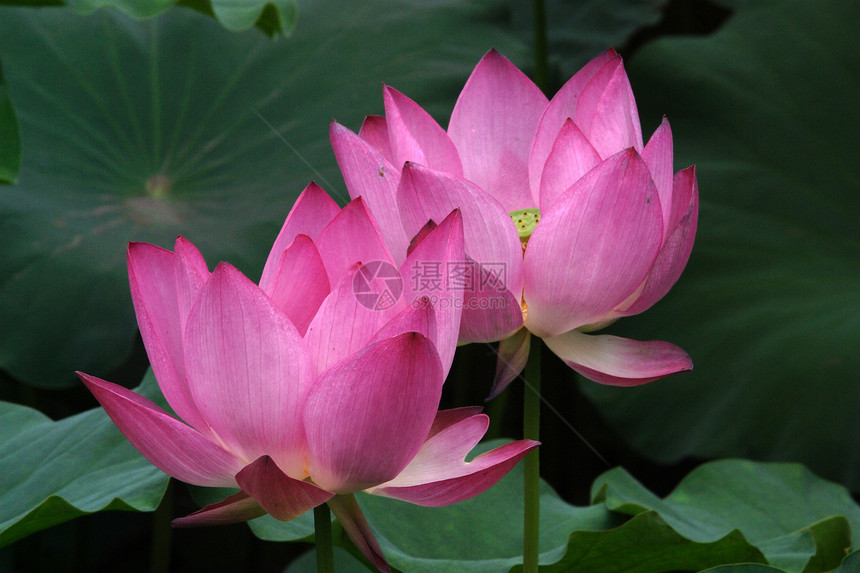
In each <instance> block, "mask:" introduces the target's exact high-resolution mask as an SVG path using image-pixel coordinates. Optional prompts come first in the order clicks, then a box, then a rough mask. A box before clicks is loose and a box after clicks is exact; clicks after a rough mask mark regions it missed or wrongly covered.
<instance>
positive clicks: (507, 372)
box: [487, 328, 532, 401]
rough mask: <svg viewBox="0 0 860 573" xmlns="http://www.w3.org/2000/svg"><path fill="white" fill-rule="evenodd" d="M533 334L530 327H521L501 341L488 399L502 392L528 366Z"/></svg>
mask: <svg viewBox="0 0 860 573" xmlns="http://www.w3.org/2000/svg"><path fill="white" fill-rule="evenodd" d="M531 338H532V337H531V334H530V333H529V331H528V329H526V328H521V329H519V330H518V331H516V332H515V333H514V334H512V335H511V336H509V337H508V338H505V339H504V340H501V341H500V342H499V351H498V355H497V356H496V377H495V378H494V379H493V387H492V388H491V389H490V395H489V396H487V400H488V401H489V400H492V399H493V398H495V397H496V396H498V395H499V394H501V393H502V391H503V390H504V389H505V388H507V387H508V384H510V383H511V382H513V381H514V380H515V379H516V378H517V376H519V375H520V372H522V371H523V369H524V368H525V367H526V362H527V361H528V358H529V348H530V347H531Z"/></svg>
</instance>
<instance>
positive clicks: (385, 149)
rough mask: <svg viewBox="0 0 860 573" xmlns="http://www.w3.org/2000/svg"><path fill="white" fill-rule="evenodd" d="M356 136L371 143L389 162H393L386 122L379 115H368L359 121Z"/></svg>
mask: <svg viewBox="0 0 860 573" xmlns="http://www.w3.org/2000/svg"><path fill="white" fill-rule="evenodd" d="M358 136H359V137H360V138H362V139H363V140H365V141H366V142H368V143H369V144H370V145H372V146H373V147H374V148H375V149H376V150H377V151H378V152H379V153H381V154H382V156H383V157H384V158H385V159H386V160H387V161H388V162H389V163H394V154H393V153H392V152H391V142H389V141H388V123H387V122H386V121H385V118H384V117H382V116H381V115H368V116H367V117H365V118H364V121H363V122H361V129H359V130H358Z"/></svg>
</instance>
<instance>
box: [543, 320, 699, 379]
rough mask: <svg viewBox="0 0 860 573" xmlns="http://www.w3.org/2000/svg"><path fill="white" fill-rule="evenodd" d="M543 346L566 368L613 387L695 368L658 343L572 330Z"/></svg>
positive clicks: (675, 349)
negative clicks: (560, 360) (565, 365)
mask: <svg viewBox="0 0 860 573" xmlns="http://www.w3.org/2000/svg"><path fill="white" fill-rule="evenodd" d="M544 342H546V345H547V346H548V347H549V348H550V350H552V351H553V352H555V354H556V355H557V356H558V357H559V358H561V359H562V360H564V362H565V364H567V365H568V366H570V367H571V368H573V369H574V370H576V371H577V372H579V373H580V374H582V375H583V376H585V377H586V378H588V379H589V380H594V381H595V382H599V383H601V384H608V385H610V386H638V385H640V384H645V383H647V382H651V381H653V380H656V379H658V378H662V377H663V376H668V375H669V374H675V373H676V372H682V371H684V370H690V369H692V368H693V362H692V361H691V360H690V357H689V356H688V355H687V353H686V352H684V351H683V350H682V349H680V348H678V347H677V346H675V345H674V344H669V343H668V342H661V341H659V340H651V341H648V342H641V341H639V340H630V339H628V338H619V337H617V336H611V335H608V334H600V335H591V334H583V333H581V332H578V331H576V330H571V331H570V332H566V333H564V334H562V335H560V336H553V337H550V338H545V339H544Z"/></svg>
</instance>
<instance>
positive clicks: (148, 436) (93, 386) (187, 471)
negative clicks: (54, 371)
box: [77, 372, 245, 487]
mask: <svg viewBox="0 0 860 573" xmlns="http://www.w3.org/2000/svg"><path fill="white" fill-rule="evenodd" d="M77 374H78V377H79V378H80V379H81V381H82V382H83V383H84V384H86V386H87V388H89V390H90V392H92V393H93V396H95V397H96V400H98V401H99V403H100V404H101V405H102V407H103V408H104V409H105V412H107V414H108V416H110V419H111V420H113V423H114V424H116V427H117V428H119V431H120V432H122V433H123V435H124V436H125V437H126V438H128V441H129V442H131V444H132V445H133V446H134V447H135V448H137V451H139V452H140V453H141V454H142V455H143V457H145V458H146V459H147V460H149V461H150V462H152V464H153V465H155V466H156V467H157V468H158V469H160V470H161V471H163V472H164V473H166V474H169V475H171V476H173V477H175V478H176V479H178V480H182V481H184V482H187V483H191V484H194V485H203V486H211V487H236V480H235V479H233V476H234V475H235V474H236V472H238V471H239V470H241V469H242V466H244V465H245V464H244V462H243V461H242V460H240V459H239V458H238V457H236V456H235V455H233V454H232V453H230V452H228V451H227V450H225V449H224V448H222V447H221V446H219V445H216V444H215V443H213V442H212V441H211V440H209V439H208V438H207V437H205V436H204V435H202V434H201V433H200V432H198V431H197V430H195V429H194V428H191V427H189V426H186V425H185V424H183V423H182V422H180V421H179V420H177V419H176V418H174V417H173V416H170V415H169V414H167V413H166V412H164V410H162V409H161V408H159V407H158V406H156V405H155V404H153V403H152V402H151V401H150V400H147V399H146V398H144V397H143V396H141V395H140V394H136V393H135V392H132V391H131V390H128V389H126V388H123V387H122V386H119V385H117V384H112V383H110V382H107V381H105V380H101V379H99V378H96V377H95V376H90V375H89V374H84V373H82V372H78V373H77Z"/></svg>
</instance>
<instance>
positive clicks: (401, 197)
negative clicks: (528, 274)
mask: <svg viewBox="0 0 860 573" xmlns="http://www.w3.org/2000/svg"><path fill="white" fill-rule="evenodd" d="M397 204H398V206H399V208H400V210H401V212H402V213H403V226H404V228H405V229H406V235H407V236H410V237H412V236H415V234H416V233H418V231H420V230H421V228H422V227H423V226H424V225H425V224H426V223H427V221H429V220H431V219H432V220H433V221H437V222H438V221H441V220H443V219H444V218H445V217H447V216H448V214H449V213H450V212H451V211H453V210H454V209H460V213H461V215H462V216H463V235H464V239H465V243H466V254H467V255H468V256H469V257H471V258H472V259H473V260H475V261H477V262H478V263H480V264H481V265H482V266H484V267H488V268H490V269H496V270H499V273H500V274H504V277H503V283H502V284H501V285H499V287H500V288H502V289H507V290H509V291H511V292H512V293H513V295H514V298H515V299H516V300H519V298H520V292H521V291H522V258H523V256H522V243H520V238H519V236H518V235H517V231H516V227H514V223H513V221H511V217H510V215H509V214H508V211H506V210H505V208H504V207H503V206H502V205H501V204H500V203H499V202H498V201H496V200H495V199H494V198H493V197H492V196H491V195H489V194H488V193H485V192H484V191H483V190H481V189H480V188H479V187H477V186H476V185H474V184H473V183H471V182H469V181H466V180H465V179H461V178H457V177H452V176H450V175H448V174H446V173H441V172H439V171H433V170H432V169H427V168H425V167H421V166H420V165H416V164H414V163H410V164H407V165H406V166H404V168H403V171H402V173H401V180H400V187H399V188H398V189H397Z"/></svg>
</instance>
